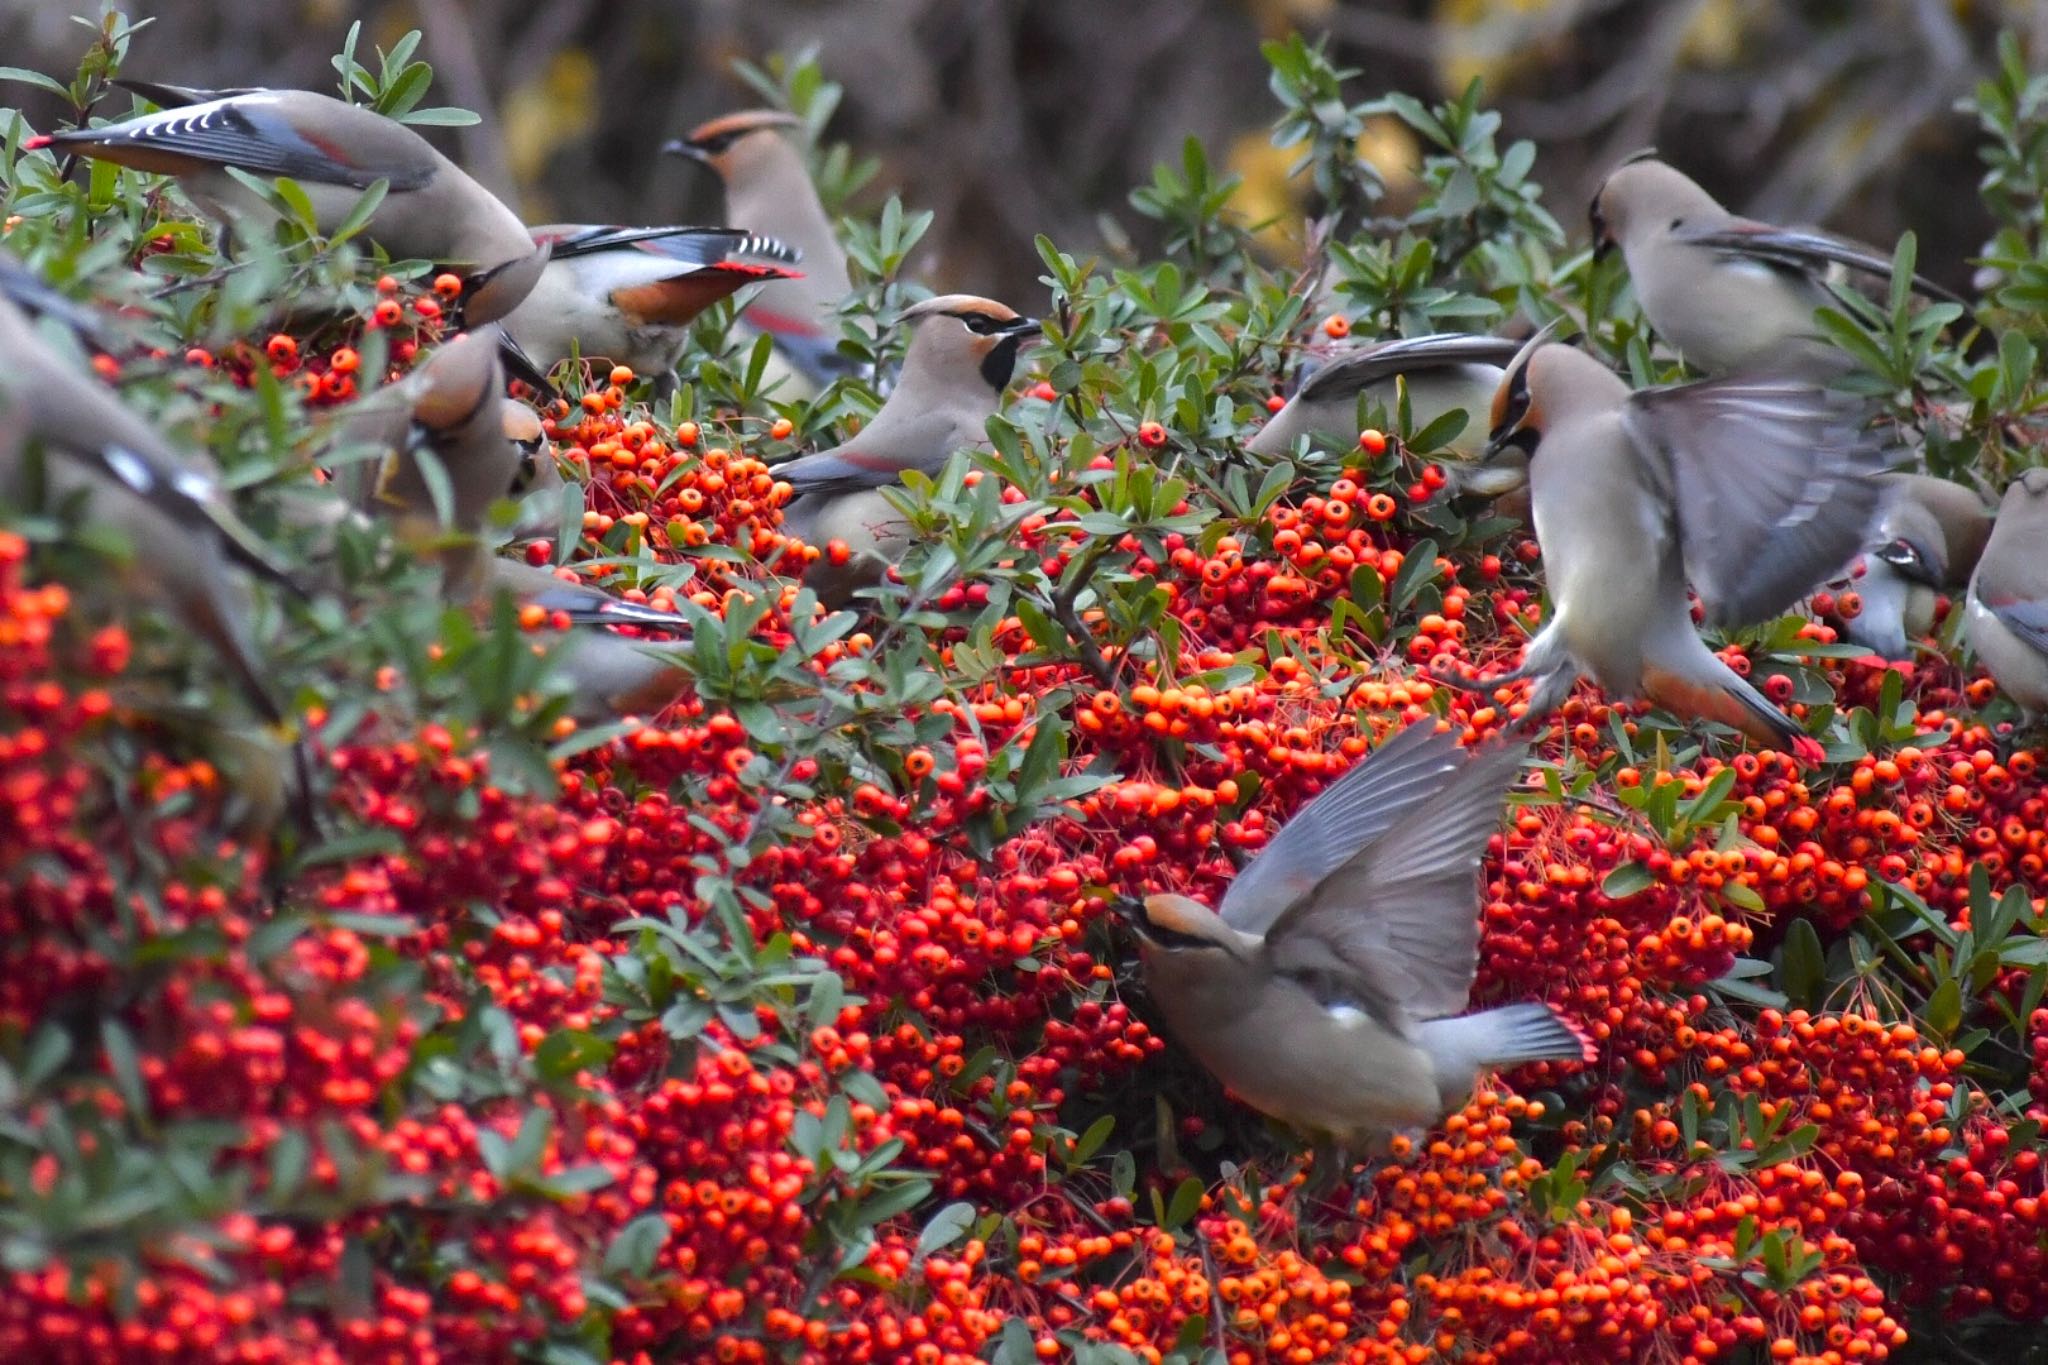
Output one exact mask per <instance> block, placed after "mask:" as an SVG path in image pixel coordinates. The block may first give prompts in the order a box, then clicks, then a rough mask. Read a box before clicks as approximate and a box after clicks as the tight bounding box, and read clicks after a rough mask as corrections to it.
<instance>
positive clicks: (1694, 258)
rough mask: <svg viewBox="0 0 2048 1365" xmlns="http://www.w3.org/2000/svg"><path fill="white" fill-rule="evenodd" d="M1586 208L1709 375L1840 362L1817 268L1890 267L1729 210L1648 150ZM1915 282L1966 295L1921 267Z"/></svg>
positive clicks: (1601, 242)
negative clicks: (1827, 333)
mask: <svg viewBox="0 0 2048 1365" xmlns="http://www.w3.org/2000/svg"><path fill="white" fill-rule="evenodd" d="M1588 216H1589V217H1590V219H1591V222H1592V228H1593V254H1594V255H1595V256H1596V257H1599V256H1604V255H1605V254H1606V253H1607V251H1608V250H1609V249H1611V248H1613V247H1615V246H1619V247H1620V248H1621V254H1622V255H1623V257H1625V258H1626V259H1627V261H1628V273H1629V279H1630V280H1631V281H1632V282H1633V283H1634V285H1635V291H1636V299H1637V301H1638V302H1639V303H1640V304H1641V305H1642V309H1643V315H1644V316H1645V317H1647V318H1648V319H1649V321H1650V326H1652V327H1653V328H1655V329H1656V331H1657V334H1658V335H1659V336H1661V337H1663V338H1664V340H1666V341H1667V342H1669V343H1670V344H1671V345H1672V346H1674V347H1676V348H1677V349H1678V351H1679V353H1680V354H1682V355H1683V356H1684V357H1685V359H1686V360H1687V361H1688V362H1689V363H1690V364H1692V365H1694V366H1695V367H1697V368H1698V369H1701V370H1703V371H1705V372H1707V373H1709V374H1729V373H1733V372H1736V371H1741V370H1747V369H1751V368H1753V367H1756V366H1759V365H1770V366H1772V367H1774V368H1776V369H1778V370H1780V371H1781V372H1782V371H1783V370H1785V369H1787V368H1789V367H1798V368H1802V369H1807V370H1809V371H1811V370H1812V368H1813V367H1815V366H1819V367H1821V368H1823V369H1825V368H1830V367H1836V366H1840V365H1842V364H1844V363H1846V357H1844V356H1843V355H1842V353H1841V352H1839V351H1838V350H1836V349H1835V348H1834V347H1833V346H1832V345H1831V344H1830V343H1829V342H1828V341H1826V340H1825V338H1824V337H1823V336H1822V333H1821V331H1820V328H1819V325H1818V324H1817V323H1815V321H1814V316H1813V315H1814V310H1815V309H1817V308H1820V307H1821V306H1823V305H1825V304H1831V303H1834V302H1835V297H1834V295H1833V294H1832V293H1831V292H1830V291H1829V288H1828V286H1827V285H1826V284H1824V283H1823V282H1822V275H1823V273H1824V272H1825V271H1826V270H1827V269H1828V268H1829V267H1830V266H1844V267H1847V268H1848V269H1850V270H1857V271H1862V272H1865V273H1867V274H1873V275H1877V276H1881V277H1888V276H1889V275H1890V274H1891V269H1892V262H1891V258H1890V257H1889V256H1886V255H1881V254H1879V253H1878V252H1875V251H1873V250H1871V249H1870V248H1868V247H1864V246H1858V245H1856V244H1855V243H1853V242H1845V241H1843V240H1842V239H1840V238H1837V237H1830V236H1828V235H1826V234H1825V233H1819V232H1806V231H1801V230H1800V229H1797V228H1782V227H1773V226H1771V225H1770V224H1769V223H1759V222H1756V221H1755V220H1753V219H1749V218H1743V217H1739V216H1737V215H1736V214H1732V213H1730V212H1728V210H1726V209H1724V208H1722V207H1721V205H1720V204H1718V203H1716V202H1715V201H1714V197H1713V196H1712V195H1710V194H1708V193H1707V192H1706V191H1705V190H1703V189H1701V188H1700V187H1699V186H1698V185H1696V184H1694V183H1693V182H1692V181H1691V180H1690V179H1688V178H1687V177H1686V176H1684V175H1683V174H1681V173H1680V172H1678V171H1676V170H1674V169H1673V168H1671V167H1670V166H1667V165H1665V164H1664V163H1663V162H1662V161H1658V160H1656V159H1654V158H1650V157H1644V158H1639V159H1637V160H1633V161H1629V162H1625V163H1624V164H1623V165H1621V166H1620V167H1618V168H1617V169H1616V170H1615V171H1614V172H1613V173H1612V174H1610V175H1609V176H1608V177H1607V179H1606V181H1605V183H1603V184H1602V185H1601V186H1600V189H1599V192H1598V193H1596V194H1595V195H1594V196H1593V203H1592V207H1591V209H1590V210H1589V215H1588ZM1913 287H1914V288H1915V289H1917V290H1919V291H1920V292H1921V293H1923V294H1928V295H1932V296H1933V297H1936V298H1941V299H1947V300H1950V301H1952V302H1961V300H1959V299H1957V298H1956V296H1955V295H1954V294H1952V293H1950V292H1949V291H1948V290H1946V289H1943V288H1942V287H1941V286H1940V285H1938V284H1935V283H1933V282H1932V281H1930V280H1926V279H1923V278H1921V277H1920V276H1918V275H1915V276H1914V277H1913Z"/></svg>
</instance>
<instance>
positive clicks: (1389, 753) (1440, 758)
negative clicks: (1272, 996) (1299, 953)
mask: <svg viewBox="0 0 2048 1365" xmlns="http://www.w3.org/2000/svg"><path fill="white" fill-rule="evenodd" d="M1460 761H1461V759H1460V754H1459V747H1458V737H1457V736H1456V735H1454V734H1451V733H1450V732H1448V731H1444V732H1441V733H1439V732H1438V730H1437V729H1436V727H1435V726H1434V725H1432V724H1430V723H1428V722H1426V721H1425V722H1420V723H1417V724H1414V725H1410V726H1408V727H1407V728H1405V729H1403V730H1402V731H1401V732H1400V733H1398V734H1396V735H1394V736H1393V737H1392V738H1390V739H1388V740H1386V741H1385V742H1383V743H1382V744H1381V745H1380V746H1379V747H1378V748H1377V749H1374V750H1373V751H1372V752H1371V753H1370V754H1368V755H1367V756H1366V758H1365V761H1364V762H1362V763H1359V764H1356V765H1355V766H1353V767H1352V769H1351V771H1349V772H1347V773H1345V774H1344V775H1343V776H1342V777H1340V778H1338V779H1337V780H1336V781H1335V782H1333V783H1331V784H1330V785H1329V786H1327V787H1325V788H1324V789H1323V790H1322V791H1321V792H1320V793H1318V794H1317V796H1316V797H1315V799H1314V800H1312V801H1310V802H1309V803H1308V804H1307V805H1305V806H1303V807H1302V808H1301V810H1300V811H1298V812H1296V814H1295V816H1294V818H1293V819H1291V820H1289V821H1288V822H1287V823H1286V824H1284V825H1282V826H1281V827H1280V832H1279V833H1278V834H1276V835H1274V836H1273V839H1272V842H1270V843H1268V844H1267V845H1266V847H1265V848H1264V849H1263V850H1262V851H1261V852H1260V853H1259V856H1258V857H1256V858H1254V859H1252V861H1251V864H1250V865H1249V866H1247V867H1246V868H1245V869H1244V870H1243V871H1242V872H1240V873H1238V874H1237V878H1236V880H1234V881H1232V882H1231V884H1230V889H1229V890H1228V891H1227V892H1225V893H1224V896H1223V903H1222V905H1221V906H1219V907H1218V909H1217V913H1218V914H1219V915H1221V916H1222V917H1223V921H1224V922H1225V923H1226V924H1228V925H1229V926H1230V927H1231V928H1233V929H1236V930H1238V931H1240V932H1242V933H1247V934H1265V933H1269V932H1270V931H1271V929H1272V926H1273V925H1275V924H1276V923H1277V922H1278V921H1279V920H1280V919H1281V917H1282V916H1284V915H1285V914H1286V913H1287V912H1288V911H1289V910H1291V909H1293V908H1294V907H1296V906H1297V905H1300V904H1302V903H1304V902H1305V901H1307V900H1308V898H1309V897H1310V895H1311V894H1312V893H1313V892H1314V891H1315V889H1316V887H1317V886H1318V885H1320V884H1321V883H1322V881H1323V879H1324V878H1326V877H1328V876H1329V875H1330V874H1331V873H1333V872H1335V871H1336V870H1337V869H1338V868H1340V867H1342V866H1343V865H1344V864H1345V863H1347V862H1349V861H1350V860H1351V859H1352V858H1354V857H1356V856H1357V855H1358V852H1359V850H1360V849H1362V848H1366V847H1368V846H1370V845H1371V844H1373V843H1374V842H1375V841H1377V840H1378V839H1380V838H1381V837H1382V836H1383V835H1385V834H1386V832H1387V831H1388V830H1389V829H1392V828H1393V827H1394V825H1395V824H1396V823H1398V822H1399V821H1400V820H1401V819H1402V818H1403V817H1404V816H1406V815H1407V814H1408V813H1409V812H1410V811H1412V810H1414V809H1415V808H1416V807H1417V806H1419V805H1421V804H1422V803H1423V802H1425V801H1427V800H1428V799H1429V798H1430V797H1431V796H1433V795H1435V794H1436V792H1437V790H1438V788H1439V787H1440V786H1441V785H1442V783H1443V780H1444V778H1445V776H1446V775H1447V774H1450V773H1453V772H1455V771H1457V769H1458V766H1459V763H1460Z"/></svg>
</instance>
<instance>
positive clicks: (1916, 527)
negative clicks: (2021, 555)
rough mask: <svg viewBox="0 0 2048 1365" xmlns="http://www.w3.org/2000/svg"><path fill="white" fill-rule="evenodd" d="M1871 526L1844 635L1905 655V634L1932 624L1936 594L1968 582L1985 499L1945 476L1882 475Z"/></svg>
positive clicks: (1983, 536) (1910, 636)
mask: <svg viewBox="0 0 2048 1365" xmlns="http://www.w3.org/2000/svg"><path fill="white" fill-rule="evenodd" d="M1884 485H1885V494H1884V502H1883V505H1882V507H1881V508H1880V510H1879V512H1878V518H1877V527H1876V532H1875V534H1874V535H1873V536H1872V538H1871V543H1870V545H1869V546H1867V547H1866V548H1865V550H1864V552H1863V555H1862V566H1863V573H1862V575H1861V576H1860V577H1858V578H1856V579H1854V581H1853V582H1852V583H1851V584H1850V585H1849V586H1850V587H1851V588H1852V589H1853V590H1854V591H1855V593H1856V594H1857V596H1859V597H1860V598H1861V599H1862V603H1863V605H1862V610H1861V611H1859V612H1857V614H1856V615H1855V616H1853V617H1851V618H1849V620H1848V621H1846V622H1845V623H1844V627H1843V630H1844V634H1846V635H1847V636H1848V638H1849V639H1851V640H1853V641H1855V642H1856V643H1857V644H1859V645H1863V646H1865V647H1866V648H1868V649H1869V650H1870V651H1871V652H1872V653H1875V654H1878V655H1880V656H1882V657H1883V658H1886V659H1905V658H1907V657H1909V656H1910V654H1911V646H1910V644H1909V643H1908V642H1909V641H1910V640H1916V639H1919V638H1921V637H1923V636H1925V635H1926V634H1927V633H1928V632H1929V631H1931V630H1932V629H1934V612H1935V599H1936V598H1937V597H1938V596H1939V595H1940V594H1941V593H1944V592H1949V591H1953V590H1955V589H1959V588H1962V587H1964V586H1966V585H1967V584H1968V583H1969V581H1970V575H1971V574H1972V573H1973V572H1975V570H1976V568H1977V560H1978V557H1979V556H1981V555H1982V554H1983V553H1984V544H1985V542H1986V540H1988V539H1989V538H1990V535H1991V511H1990V509H1989V508H1987V507H1985V505H1984V500H1983V499H1982V498H1980V497H1979V496H1977V494H1976V493H1975V492H1974V491H1973V490H1971V489H1968V488H1965V487H1963V485H1961V484H1959V483H1955V482H1953V481H1951V480H1949V479H1936V478H1930V477H1929V476H1927V475H1925V474H1887V475H1885V476H1884Z"/></svg>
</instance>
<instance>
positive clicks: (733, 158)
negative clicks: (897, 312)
mask: <svg viewBox="0 0 2048 1365" xmlns="http://www.w3.org/2000/svg"><path fill="white" fill-rule="evenodd" d="M802 127H803V120H802V119H799V118H797V117H796V116H795V115H794V114H785V113H781V112H778V111H775V110H769V109H750V110H746V111H743V112H741V113H736V114H727V115H725V116H724V117H722V118H715V119H712V120H711V121H710V122H709V123H704V124H700V125H698V126H697V127H696V128H693V129H691V130H690V134H689V136H687V137H683V138H678V139H677V140H675V141H673V142H670V143H668V144H667V145H666V146H664V147H663V148H662V150H663V151H664V152H668V153H671V154H673V155H676V156H686V157H688V158H690V159H691V160H692V161H696V162H698V163H699V164H701V165H704V166H708V167H710V168H711V169H712V170H713V171H715V172H717V173H718V178H719V180H720V181H721V182H722V183H723V184H724V186H725V209H726V211H725V219H726V221H727V222H729V223H744V224H745V225H746V227H747V230H748V231H750V232H758V233H762V234H765V235H766V236H769V237H773V238H775V239H776V240H777V241H780V242H785V243H787V244H788V245H790V246H792V247H794V248H796V250H797V252H798V253H799V255H800V257H801V259H802V261H803V268H804V273H803V278H802V279H793V280H785V281H778V282H776V283H772V284H769V285H767V286H766V287H764V288H763V289H762V290H761V292H760V294H759V295H758V296H757V297H756V298H755V300H754V302H753V304H752V305H751V306H750V307H749V308H748V309H747V314H746V322H747V324H748V325H749V326H751V327H754V328H756V329H758V330H760V331H763V332H766V333H767V334H768V335H769V336H770V337H772V338H774V340H775V346H776V350H777V352H778V353H779V354H780V355H782V356H783V357H784V359H786V360H787V361H788V363H789V365H790V367H791V368H793V369H794V370H795V371H796V372H797V374H799V375H801V376H802V377H803V379H804V380H805V381H806V382H807V383H809V384H810V385H811V386H812V387H813V388H817V389H822V388H824V387H825V386H826V385H827V384H830V383H831V382H832V381H833V380H834V379H838V378H841V377H844V376H847V375H851V374H853V373H854V372H855V370H856V366H855V364H854V362H853V361H851V360H849V359H848V358H847V357H845V356H843V355H841V354H839V304H840V301H841V300H843V299H844V298H845V297H846V296H847V295H848V294H849V293H851V292H852V291H853V285H852V283H851V282H850V281H849V280H848V279H847V275H846V249H845V248H844V247H842V246H840V244H839V235H838V234H837V233H836V232H834V231H833V230H832V220H831V219H830V218H829V217H827V216H826V214H825V206H824V204H823V203H822V202H820V200H819V198H818V190H817V187H816V186H815V185H813V184H812V183H811V176H810V172H809V171H808V170H807V169H805V166H804V158H803V153H802V152H801V151H799V150H798V149H797V147H796V145H795V144H794V143H793V142H791V141H790V140H789V137H788V136H787V135H788V134H790V133H792V132H794V131H796V130H799V129H801V128H802Z"/></svg>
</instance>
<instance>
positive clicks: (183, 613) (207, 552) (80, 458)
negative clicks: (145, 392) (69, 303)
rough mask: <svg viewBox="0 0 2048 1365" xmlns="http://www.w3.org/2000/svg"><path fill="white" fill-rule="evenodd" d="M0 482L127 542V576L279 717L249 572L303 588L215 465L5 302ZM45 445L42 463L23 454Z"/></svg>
mask: <svg viewBox="0 0 2048 1365" xmlns="http://www.w3.org/2000/svg"><path fill="white" fill-rule="evenodd" d="M0 404H4V407H5V414H4V417H0V432H4V433H5V436H4V442H0V486H4V491H5V495H6V496H7V497H8V498H9V499H10V500H13V501H16V502H22V501H28V500H33V499H35V498H36V496H37V495H38V494H40V496H41V500H42V501H43V502H44V503H46V504H48V505H52V506H57V505H63V504H66V503H73V502H75V503H77V504H78V505H79V508H80V512H81V515H82V517H83V519H84V520H85V521H86V522H87V523H89V524H90V525H92V526H95V527H105V528H108V529H110V530H112V531H113V532H114V533H115V534H116V536H117V537H118V538H119V539H120V540H121V541H122V542H124V543H125V547H126V549H127V551H128V554H127V556H126V558H125V560H124V565H125V571H124V579H125V581H126V582H127V583H128V585H129V587H130V589H131V590H133V591H135V592H137V593H139V594H142V595H145V596H147V597H149V598H150V599H152V600H154V601H157V602H161V603H162V604H163V605H164V606H165V607H166V608H167V609H168V610H169V611H171V612H173V613H175V614H176V615H177V617H178V618H179V619H180V620H181V621H183V622H184V623H185V625H186V626H187V627H188V628H190V629H191V630H192V631H193V632H194V633H195V634H197V635H199V636H200V637H201V638H202V639H204V640H206V641H207V642H208V643H209V644H210V645H211V646H213V648H214V649H215V651H216V652H217V653H218V654H219V655H220V657H221V659H222V660H223V661H224V662H225V663H226V664H227V666H228V668H229V670H230V672H232V674H233V675H234V678H235V682H236V684H237V687H238V688H239V690H240V691H241V692H242V693H243V694H244V695H245V696H246V697H247V698H248V700H249V701H250V703H251V704H252V705H253V706H254V707H255V708H256V709H257V710H258V711H259V712H260V713H261V714H262V715H263V717H264V719H266V720H271V721H276V720H280V719H282V717H283V709H282V707H281V705H280V703H279V701H278V699H277V698H276V696H275V695H274V694H273V692H272V690H271V686H270V683H269V680H268V678H269V675H268V672H267V670H266V669H265V668H264V666H263V665H262V663H261V662H260V661H259V659H258V657H257V651H256V646H255V641H254V638H253V633H252V629H251V626H252V622H253V619H254V616H255V602H254V598H253V594H252V592H251V584H250V575H252V574H253V575H256V576H259V577H262V578H265V579H268V580H270V581H272V582H275V583H279V584H282V585H285V586H288V587H291V588H292V589H294V590H295V591H297V590H299V585H298V584H297V582H296V580H295V579H294V578H293V576H292V575H291V574H290V573H289V572H288V571H287V570H286V569H285V568H284V567H283V566H282V565H281V563H280V562H279V561H278V560H277V559H276V557H275V556H274V555H273V554H272V553H271V551H270V550H269V549H268V548H267V547H266V546H265V545H264V544H263V543H262V541H261V540H260V539H259V538H258V537H257V536H256V535H255V534H254V533H253V532H252V531H250V530H249V528H248V527H247V526H245V525H244V524H243V523H242V521H241V519H240V518H239V517H238V516H237V515H236V514H235V512H234V509H233V507H232V506H231V505H230V503H229V501H228V498H227V495H226V493H225V491H224V490H223V488H222V486H221V484H220V481H219V478H218V475H217V471H216V469H215V467H214V465H213V462H212V461H211V460H210V459H208V458H206V457H205V456H204V455H202V454H199V453H197V452H188V451H181V450H178V449H175V448H173V447H172V446H171V444H170V443H169V442H168V441H166V440H165V439H164V438H163V437H162V436H161V435H159V434H158V432H157V429H156V428H155V427H154V426H153V425H152V424H151V423H149V422H147V421H145V420H144V419H143V418H141V417H140V416H138V415H137V414H136V413H135V412H133V411H132V410H130V409H129V408H128V407H127V406H126V405H125V404H123V403H122V402H121V400H120V399H119V397H118V396H117V395H116V394H115V393H114V392H113V391H112V390H111V389H109V388H107V387H106V386H105V385H104V384H102V383H100V382H99V381H98V379H96V378H94V377H93V376H91V375H90V374H89V373H88V372H87V371H86V370H85V369H84V368H83V367H82V366H80V365H78V364H77V363H75V362H74V361H73V360H71V359H70V358H69V357H67V356H65V355H64V354H63V353H62V352H61V351H59V350H58V349H57V348H56V347H54V346H53V345H52V344H51V343H50V342H49V341H48V340H46V339H45V338H44V336H42V335H41V334H40V333H39V332H38V331H37V329H36V326H35V324H34V323H32V322H31V321H30V319H29V318H28V316H27V315H26V314H24V313H23V312H22V311H21V310H20V309H19V308H17V307H16V306H15V305H14V303H13V302H12V301H11V299H8V298H6V297H0ZM34 449H40V451H41V452H42V458H41V459H40V460H34V459H32V458H30V455H31V451H32V450H34Z"/></svg>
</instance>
